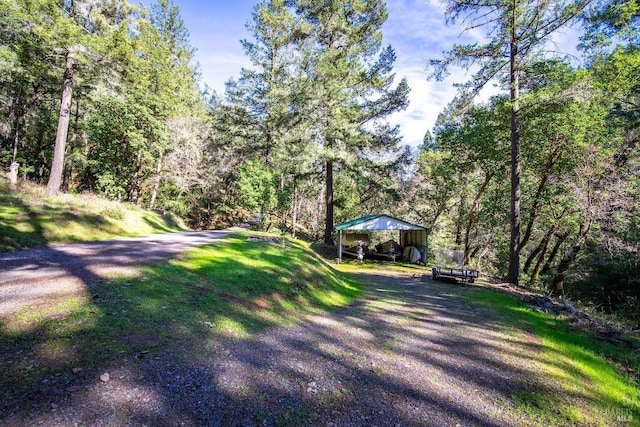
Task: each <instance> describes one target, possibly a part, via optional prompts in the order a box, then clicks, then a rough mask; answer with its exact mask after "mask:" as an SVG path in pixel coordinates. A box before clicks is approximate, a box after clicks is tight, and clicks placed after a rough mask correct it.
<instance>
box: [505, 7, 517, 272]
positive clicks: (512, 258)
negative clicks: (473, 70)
mask: <svg viewBox="0 0 640 427" xmlns="http://www.w3.org/2000/svg"><path fill="white" fill-rule="evenodd" d="M515 13H516V7H515V5H514V6H513V10H512V14H513V15H514V22H512V24H511V46H510V64H511V67H510V82H511V90H510V96H511V230H510V231H511V233H510V234H511V236H510V241H509V274H508V276H507V281H508V282H510V283H513V284H514V285H517V284H518V282H519V280H520V117H519V116H520V111H519V102H520V99H519V98H520V87H519V86H520V80H519V75H518V74H519V71H520V70H519V68H518V59H517V55H518V44H517V36H516V33H515V31H516V25H515Z"/></svg>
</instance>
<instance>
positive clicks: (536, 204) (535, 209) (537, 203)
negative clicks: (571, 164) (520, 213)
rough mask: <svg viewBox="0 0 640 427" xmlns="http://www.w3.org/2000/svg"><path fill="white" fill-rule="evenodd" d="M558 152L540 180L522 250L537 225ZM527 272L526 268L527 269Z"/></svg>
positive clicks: (521, 243)
mask: <svg viewBox="0 0 640 427" xmlns="http://www.w3.org/2000/svg"><path fill="white" fill-rule="evenodd" d="M557 152H558V148H555V149H554V150H553V152H552V153H551V154H549V158H548V159H547V163H546V165H545V169H544V172H543V174H542V177H541V178H540V182H539V183H538V189H537V190H536V194H535V196H534V197H533V205H532V206H531V212H530V214H529V221H528V222H527V228H526V229H525V232H524V236H522V240H521V241H520V246H519V247H520V249H521V250H522V248H524V247H525V246H526V245H527V243H528V242H529V239H530V238H531V233H532V232H533V226H534V225H535V222H536V219H537V218H538V213H539V211H540V206H542V200H541V198H542V192H543V191H544V188H545V187H546V185H547V182H548V181H549V175H550V174H551V168H553V165H554V164H555V156H556V153H557ZM525 270H526V267H525Z"/></svg>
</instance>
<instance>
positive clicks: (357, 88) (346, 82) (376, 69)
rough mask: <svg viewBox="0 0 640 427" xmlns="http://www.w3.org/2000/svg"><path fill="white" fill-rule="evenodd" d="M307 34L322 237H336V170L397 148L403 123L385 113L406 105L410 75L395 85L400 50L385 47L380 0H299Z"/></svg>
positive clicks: (384, 16)
mask: <svg viewBox="0 0 640 427" xmlns="http://www.w3.org/2000/svg"><path fill="white" fill-rule="evenodd" d="M293 3H294V4H295V7H296V12H297V14H298V15H299V16H300V17H302V18H303V19H304V21H305V22H306V24H307V27H305V29H306V31H307V34H306V36H305V38H304V39H303V40H301V43H300V46H301V48H302V49H303V55H304V57H305V58H306V59H305V61H304V62H303V63H304V66H305V70H304V72H305V74H306V75H307V76H308V78H309V80H310V81H312V82H314V84H313V87H312V88H311V90H312V92H311V93H309V95H310V100H309V102H310V103H312V104H313V105H314V108H313V111H314V112H315V115H314V117H313V118H312V122H313V130H314V139H315V141H316V143H317V144H318V145H319V147H320V153H321V157H322V159H323V162H324V176H325V199H324V203H325V210H326V216H325V231H324V241H325V243H328V244H332V243H333V238H332V233H333V226H334V202H335V199H334V172H336V171H339V168H340V167H342V168H357V167H359V166H363V165H365V164H366V165H367V166H372V165H373V164H374V163H375V161H376V160H378V161H379V163H380V164H381V163H387V164H388V163H393V162H394V161H397V160H398V157H399V156H398V153H396V158H395V159H393V160H392V161H391V162H382V161H380V158H377V159H376V156H377V155H379V154H380V153H383V152H384V153H386V154H389V153H390V152H393V151H394V150H397V145H398V142H399V136H398V129H397V127H396V128H393V127H390V126H389V125H388V124H387V123H386V121H385V119H386V118H387V117H388V116H389V115H390V114H391V113H393V112H396V111H399V110H401V109H404V108H406V106H407V103H408V99H407V96H408V92H409V87H408V84H407V82H406V80H405V79H402V80H401V81H400V82H399V83H398V84H397V85H395V86H394V77H395V75H394V74H393V63H394V61H395V52H394V50H393V49H392V48H391V47H390V46H388V47H385V48H383V47H382V32H381V31H382V25H383V24H384V22H385V21H386V19H387V11H386V6H385V3H384V2H383V1H381V0H357V1H338V0H331V1H325V2H317V1H312V0H296V1H294V2H293Z"/></svg>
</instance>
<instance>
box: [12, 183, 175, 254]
mask: <svg viewBox="0 0 640 427" xmlns="http://www.w3.org/2000/svg"><path fill="white" fill-rule="evenodd" d="M183 229H186V227H185V225H184V224H183V223H182V222H181V221H180V220H178V219H176V218H175V217H173V216H172V215H170V214H160V213H157V212H150V211H145V210H142V209H140V208H138V207H137V206H135V205H133V204H125V203H119V202H112V201H109V200H105V199H101V198H99V197H96V196H93V195H82V196H75V195H71V194H62V195H60V196H56V197H47V196H46V195H45V189H44V188H43V187H38V186H35V185H32V184H28V183H23V184H21V185H20V186H19V187H18V188H15V189H12V188H9V186H8V185H7V184H6V183H5V182H4V180H0V252H7V251H13V250H19V249H25V248H33V247H38V246H44V245H47V244H49V243H69V242H78V241H87V240H105V239H110V238H116V237H130V236H144V235H149V234H154V233H160V232H165V231H177V230H183Z"/></svg>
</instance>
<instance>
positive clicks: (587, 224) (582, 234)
mask: <svg viewBox="0 0 640 427" xmlns="http://www.w3.org/2000/svg"><path fill="white" fill-rule="evenodd" d="M592 222H593V218H592V215H590V214H587V216H586V218H585V219H584V220H583V221H582V222H581V223H580V231H579V232H578V235H577V236H576V238H575V239H574V241H573V244H572V245H571V247H570V248H569V250H568V251H567V252H566V253H565V254H564V256H563V257H562V260H560V264H558V269H557V270H556V275H555V276H554V277H553V282H552V283H551V295H552V296H554V297H559V296H562V295H563V294H564V279H565V277H567V273H568V272H569V267H571V264H572V263H573V260H575V259H576V256H578V252H580V249H582V245H584V242H585V241H586V240H587V235H588V234H589V230H590V229H591V223H592Z"/></svg>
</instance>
